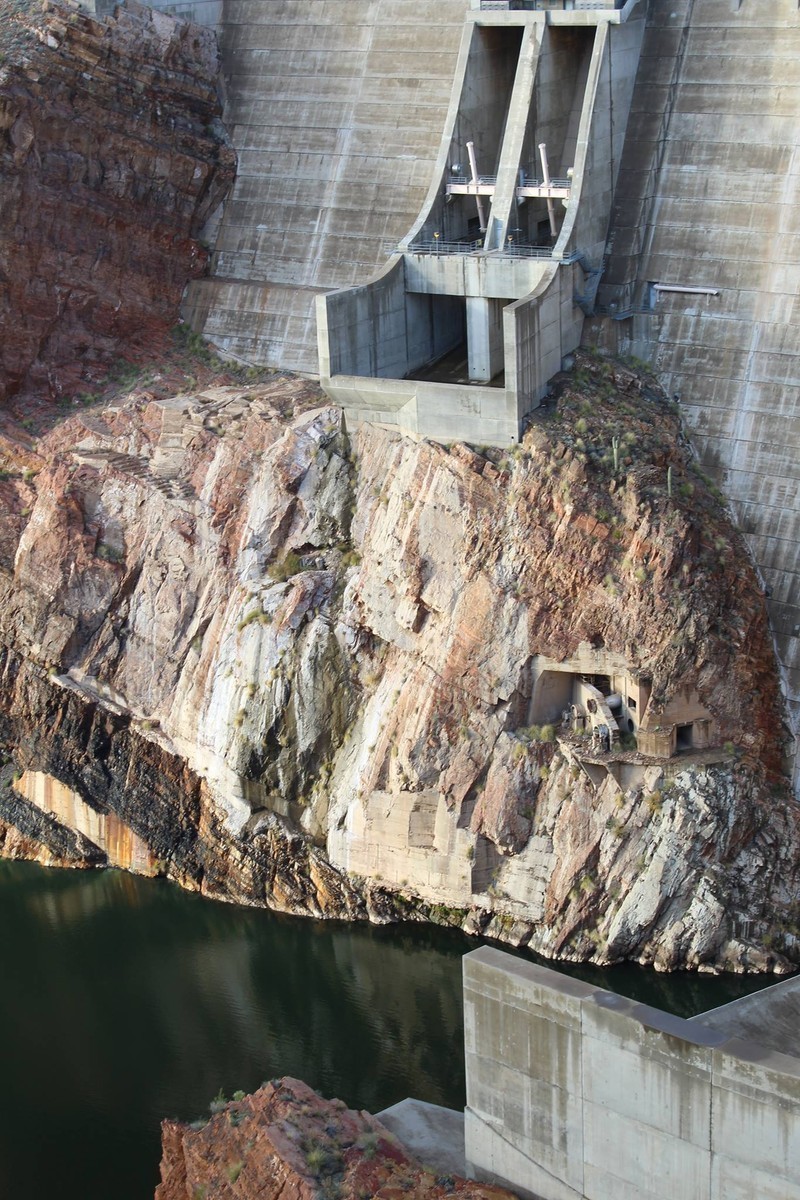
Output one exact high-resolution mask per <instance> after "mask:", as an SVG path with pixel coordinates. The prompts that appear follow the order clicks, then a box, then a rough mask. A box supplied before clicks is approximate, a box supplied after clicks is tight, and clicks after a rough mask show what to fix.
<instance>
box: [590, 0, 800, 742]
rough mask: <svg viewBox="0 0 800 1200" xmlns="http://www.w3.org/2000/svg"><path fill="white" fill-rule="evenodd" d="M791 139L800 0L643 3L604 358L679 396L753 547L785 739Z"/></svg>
mask: <svg viewBox="0 0 800 1200" xmlns="http://www.w3.org/2000/svg"><path fill="white" fill-rule="evenodd" d="M799 129H800V9H799V8H798V4H797V0H771V2H770V3H769V4H764V3H763V2H760V0H702V2H700V0H675V2H674V3H673V0H669V2H666V0H664V2H663V3H662V2H661V0H651V3H650V6H649V13H648V20H647V26H646V32H645V37H644V43H643V46H642V52H641V59H640V66H639V74H638V78H637V83H636V89H635V92H634V97H633V102H632V112H631V117H630V120H629V123H628V135H627V140H626V145H625V151H624V154H623V160H622V165H621V168H620V174H619V181H618V186H617V190H616V194H615V197H614V208H613V214H612V221H611V228H610V235H609V245H610V247H611V254H610V258H609V260H608V264H607V270H606V273H605V276H604V278H603V282H602V284H601V287H600V297H599V299H600V302H601V304H602V305H603V306H604V309H605V311H606V312H611V313H612V315H613V316H614V317H615V318H616V319H614V320H611V321H610V322H607V325H608V329H607V330H606V331H605V332H606V334H607V335H609V336H610V337H611V339H612V340H611V345H612V348H614V349H616V350H619V351H620V352H622V353H633V354H635V355H637V356H638V357H640V358H643V359H646V360H647V361H649V362H652V363H653V364H654V366H655V368H656V371H657V373H658V375H659V377H660V378H661V380H662V382H663V383H664V385H665V387H666V388H667V390H668V392H669V393H671V394H675V395H677V396H678V397H679V399H680V406H681V411H682V413H683V415H684V418H685V420H686V422H687V424H688V426H689V429H690V430H691V434H692V441H693V444H694V446H695V447H696V449H697V451H698V453H699V455H700V458H701V460H702V462H703V463H704V465H705V467H706V470H707V471H708V473H709V474H710V475H711V476H712V477H713V478H714V480H715V482H716V483H717V484H718V486H719V487H720V488H721V490H722V491H723V492H724V494H725V497H726V499H727V500H728V501H729V503H730V505H731V508H732V509H733V512H734V515H735V517H736V519H737V522H738V524H739V526H740V528H741V529H742V531H743V532H744V534H745V536H746V537H747V540H748V543H749V546H750V549H751V551H752V554H753V557H754V559H755V561H756V563H757V564H758V566H759V568H760V570H761V572H762V575H763V578H764V581H765V584H766V587H767V589H768V595H769V607H770V617H771V622H772V628H773V630H774V634H775V639H776V644H777V649H778V654H779V658H780V661H781V663H782V665H783V668H784V671H785V690H786V694H787V698H788V702H789V708H790V713H791V716H792V718H793V724H794V727H795V731H797V728H798V723H799V722H800V487H798V481H799V479H800V355H799V354H798V328H799V327H800V298H799V297H798V280H799V279H800V145H798V141H799V140H800V139H798V130H799ZM667 288H669V289H674V290H666V289H667ZM795 761H797V759H795Z"/></svg>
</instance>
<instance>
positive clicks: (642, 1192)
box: [464, 947, 800, 1200]
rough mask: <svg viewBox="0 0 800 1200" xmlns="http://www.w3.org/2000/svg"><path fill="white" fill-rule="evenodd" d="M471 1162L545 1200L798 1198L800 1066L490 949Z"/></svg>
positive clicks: (477, 993) (474, 1067) (481, 985)
mask: <svg viewBox="0 0 800 1200" xmlns="http://www.w3.org/2000/svg"><path fill="white" fill-rule="evenodd" d="M464 1009H465V1037H466V1066H467V1108H466V1123H465V1137H466V1150H467V1160H468V1163H469V1164H471V1166H472V1169H473V1170H474V1171H475V1172H476V1174H477V1176H478V1177H479V1178H497V1179H500V1180H502V1181H504V1182H506V1183H507V1184H508V1185H509V1186H510V1187H512V1188H513V1189H515V1190H516V1191H519V1192H520V1194H521V1195H523V1196H538V1197H541V1198H542V1200H676V1198H680V1200H753V1198H754V1197H758V1198H759V1200H800V1060H798V1058H795V1057H791V1056H789V1055H787V1054H782V1053H779V1052H776V1051H772V1050H768V1049H766V1048H765V1047H763V1046H760V1045H756V1044H755V1043H754V1042H750V1041H745V1040H740V1039H738V1038H733V1037H730V1036H729V1035H728V1034H726V1033H725V1031H724V1030H714V1029H711V1028H708V1027H707V1026H705V1025H703V1023H702V1020H693V1021H684V1020H681V1019H680V1018H677V1017H672V1016H670V1015H669V1014H667V1013H663V1012H660V1011H659V1010H658V1009H653V1008H649V1007H648V1006H647V1005H643V1004H637V1003H635V1002H634V1001H632V1000H626V999H625V998H624V997H621V996H616V995H613V994H612V993H610V992H605V991H601V990H599V989H596V988H592V987H590V986H589V985H588V984H584V983H580V982H579V981H577V980H573V979H569V978H568V977H567V976H564V975H559V974H558V973H557V972H555V971H551V970H549V969H547V968H545V967H538V966H536V965H534V964H532V963H527V962H524V961H522V960H519V959H515V958H512V957H511V956H510V955H507V954H503V953H502V952H501V951H498V950H494V949H491V948H489V947H483V948H481V949H480V950H476V951H474V952H473V953H472V954H468V955H467V956H466V957H465V958H464Z"/></svg>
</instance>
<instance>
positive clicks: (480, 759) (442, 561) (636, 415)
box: [0, 358, 800, 970]
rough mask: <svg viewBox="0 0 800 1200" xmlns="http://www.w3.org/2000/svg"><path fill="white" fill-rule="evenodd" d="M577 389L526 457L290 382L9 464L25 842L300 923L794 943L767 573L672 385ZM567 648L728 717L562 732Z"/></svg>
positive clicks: (133, 404) (119, 423)
mask: <svg viewBox="0 0 800 1200" xmlns="http://www.w3.org/2000/svg"><path fill="white" fill-rule="evenodd" d="M559 386H560V388H561V389H562V395H561V397H560V400H559V403H558V410H557V412H548V413H546V414H544V415H543V416H542V417H541V418H540V419H539V420H537V422H535V423H534V424H533V425H532V426H531V428H530V429H529V430H528V432H527V433H526V435H525V438H524V441H523V444H522V445H521V446H520V447H519V449H518V450H517V451H515V452H514V453H512V454H509V455H507V456H504V455H502V454H500V453H499V452H495V451H485V452H482V451H479V450H477V449H475V448H470V447H468V446H466V445H463V444H454V445H452V446H450V447H446V446H441V445H437V444H433V443H426V442H423V443H415V442H412V441H410V440H408V439H404V438H402V437H400V436H398V435H396V434H392V433H389V432H387V431H384V430H380V429H377V428H364V429H361V430H359V431H358V432H357V434H355V435H354V437H353V438H352V439H351V440H348V438H347V436H346V434H345V431H344V429H343V427H342V418H341V414H340V412H339V411H338V410H337V409H335V408H333V407H330V406H328V405H326V404H324V403H323V402H322V398H321V397H320V395H319V393H318V391H317V390H316V389H315V387H314V386H313V385H311V384H304V383H302V382H300V381H296V382H292V381H288V380H275V381H274V382H273V383H272V384H270V385H269V386H266V387H259V388H251V389H248V390H242V389H241V388H239V389H238V390H237V389H231V388H223V389H213V388H212V389H209V390H207V391H206V392H204V393H201V394H199V395H184V396H180V397H176V398H174V399H173V400H171V401H161V402H156V401H153V400H148V398H147V396H146V395H139V396H138V397H137V396H133V397H131V399H130V401H129V403H128V404H127V405H124V406H119V407H117V408H115V409H113V410H106V411H105V412H104V413H102V414H101V415H100V416H99V417H98V416H96V415H95V416H93V417H91V418H85V417H84V418H79V417H76V418H73V419H71V420H69V421H67V422H65V423H64V424H63V425H61V426H59V427H58V428H56V429H55V430H53V431H52V432H51V433H50V434H49V435H48V436H47V437H46V438H44V439H42V440H41V441H40V442H39V444H38V446H37V448H36V449H37V453H38V455H39V459H38V461H39V462H40V463H41V470H40V471H39V472H38V474H32V472H31V470H30V469H29V470H28V471H27V472H25V474H24V475H22V476H18V477H14V478H13V479H9V480H7V481H6V482H5V483H2V484H0V487H3V488H4V489H5V494H6V496H7V498H8V503H7V510H8V513H9V516H8V517H7V518H6V519H5V522H4V525H5V528H4V534H3V537H2V538H1V539H0V546H2V547H4V557H3V560H2V563H1V564H0V642H1V643H2V646H3V652H2V671H1V673H0V711H1V712H2V714H3V715H2V734H3V739H4V741H5V743H6V744H7V745H8V746H9V747H11V748H12V749H13V751H14V758H15V764H16V769H17V774H18V778H17V779H16V782H14V783H13V785H12V786H11V794H13V799H9V798H8V797H7V799H6V800H5V801H4V802H3V807H2V818H3V821H4V822H5V829H4V831H3V832H2V833H0V837H4V838H5V842H4V846H5V852H6V853H13V854H26V855H32V856H42V857H45V858H47V860H48V861H53V860H55V859H58V858H59V856H61V857H63V859H64V860H65V861H74V860H75V858H76V853H77V852H76V843H75V841H74V840H73V842H71V843H70V845H69V847H67V851H68V852H67V851H65V850H64V849H63V847H64V846H65V842H64V833H63V829H62V827H64V826H66V827H67V829H71V830H72V831H73V835H74V838H80V839H83V840H84V842H85V841H86V840H87V839H88V841H89V842H91V843H92V846H93V849H92V851H91V854H90V855H88V856H87V861H88V860H91V858H92V857H93V858H94V859H97V857H98V856H99V857H100V858H105V859H107V860H109V861H115V862H118V863H120V864H121V865H124V866H131V867H137V865H138V867H139V869H147V870H158V871H163V872H165V873H166V874H168V875H169V876H170V877H172V878H174V879H176V880H178V881H179V882H181V883H183V884H184V885H185V886H188V887H192V888H197V889H199V890H201V891H203V892H205V893H206V894H208V895H212V896H217V897H220V898H223V899H229V900H236V901H240V902H245V903H250V904H264V905H268V906H271V907H274V908H277V909H281V910H284V911H290V912H296V913H306V914H311V915H316V916H319V915H327V916H337V917H354V916H368V917H370V918H371V919H373V920H380V921H383V920H390V919H396V918H398V917H403V916H407V917H412V918H419V917H427V918H430V919H433V920H437V921H440V922H444V923H448V924H453V925H460V926H462V927H463V928H465V929H467V930H469V931H471V932H481V933H484V934H486V935H488V936H494V937H499V938H503V939H505V940H507V941H511V942H515V943H527V944H529V945H530V946H532V947H533V948H535V949H536V950H539V951H541V952H542V953H544V954H546V955H549V956H557V957H561V958H565V959H573V960H582V959H592V960H594V961H597V962H611V961H617V960H620V959H624V958H630V959H635V960H637V961H639V962H643V963H653V964H655V965H656V966H658V967H660V968H664V969H671V968H676V967H682V966H689V967H699V968H703V969H714V968H718V967H721V966H724V967H727V968H732V969H739V970H745V969H768V968H774V969H782V968H784V967H785V966H786V964H787V960H790V959H795V958H796V957H797V952H798V943H797V936H796V935H797V928H798V927H797V913H796V911H795V909H794V907H793V905H794V896H795V895H796V890H797V878H798V853H797V848H798V844H800V840H799V838H798V832H799V831H798V809H797V805H796V803H795V802H794V800H793V799H792V797H791V795H790V794H789V793H788V791H787V790H786V787H785V780H784V779H783V776H782V775H781V770H780V768H781V754H782V748H783V733H784V731H783V727H782V713H781V707H780V694H779V689H778V683H777V675H776V670H775V663H774V657H773V651H772V646H771V642H770V639H769V634H768V628H767V624H766V619H765V613H764V603H763V596H762V594H761V590H760V588H759V584H758V580H757V578H756V576H755V574H754V572H753V571H752V568H751V566H750V563H749V560H748V558H747V555H746V553H745V552H744V550H743V547H742V543H741V541H740V539H739V537H738V535H737V534H736V532H735V531H734V530H733V528H732V527H731V525H730V523H729V522H728V520H727V518H726V516H725V513H724V511H723V510H722V509H721V508H720V506H719V505H718V503H717V501H716V500H715V499H714V497H713V496H712V495H711V494H710V492H709V491H708V489H707V487H706V484H705V483H704V481H703V479H702V478H701V476H700V475H699V474H698V473H697V472H696V471H695V470H694V469H693V468H692V466H691V463H690V461H689V458H688V456H687V452H686V448H685V446H684V445H683V443H682V440H681V435H680V429H679V425H678V419H677V417H676V415H675V414H674V412H673V411H672V410H671V408H670V406H669V405H667V404H666V403H665V401H664V399H663V397H662V396H660V394H659V393H658V392H657V391H656V390H655V389H654V388H653V385H652V382H649V381H647V380H642V379H640V378H639V377H638V376H637V375H636V373H635V372H634V371H632V370H629V369H627V368H623V367H621V366H614V365H612V364H610V363H607V362H604V361H599V360H598V361H594V360H592V359H591V358H586V359H584V360H582V361H581V363H580V366H579V369H578V370H577V371H576V372H575V373H574V374H573V375H572V376H571V377H564V378H563V379H562V380H561V381H560V384H559ZM542 663H546V664H549V665H550V667H553V665H554V664H555V666H559V665H562V666H563V665H564V664H577V666H576V670H577V669H578V668H581V669H582V670H583V671H584V672H591V671H594V672H597V671H607V672H610V673H613V672H615V671H618V670H622V669H623V668H624V669H625V671H627V672H629V674H631V677H633V676H634V675H637V673H639V674H640V675H641V676H642V677H644V675H645V673H646V677H647V679H648V681H649V683H648V687H649V690H650V698H649V702H648V706H647V712H646V713H645V714H642V715H641V727H642V729H644V728H645V726H646V725H647V727H648V728H649V729H651V730H652V731H653V732H652V736H653V737H655V736H660V734H659V733H658V731H659V730H660V729H662V728H663V723H664V722H665V721H666V720H667V718H668V714H669V712H670V711H671V707H670V706H674V704H675V702H676V700H675V698H676V697H682V696H690V697H692V704H694V705H695V709H696V711H702V712H703V713H705V714H706V717H705V718H704V724H705V726H708V727H709V728H710V729H711V730H712V736H711V737H710V738H708V739H707V740H706V744H705V745H704V747H703V748H702V749H688V750H686V751H685V752H683V753H681V754H679V755H677V756H676V757H673V758H657V757H652V756H650V757H648V756H645V755H643V754H642V753H641V752H639V751H637V750H636V749H635V748H634V747H633V745H632V743H631V744H629V745H628V748H627V749H626V748H625V747H624V746H623V745H619V744H616V745H615V746H614V747H613V749H612V753H607V752H602V751H601V750H600V749H598V747H597V746H596V745H593V744H592V743H591V742H590V740H589V739H588V738H587V737H585V736H581V735H580V733H579V732H576V731H575V729H574V728H571V727H567V726H564V727H561V726H559V725H558V723H556V725H555V726H550V725H546V726H541V725H537V724H536V723H535V720H534V716H535V713H534V709H535V703H536V696H537V694H538V693H537V691H536V689H537V687H538V684H537V679H538V680H541V678H543V675H542V672H541V671H539V666H540V665H541V664H542ZM581 665H582V666H581ZM537 671H539V674H538V675H537ZM648 722H649V725H648ZM48 780H50V781H51V782H48ZM53 780H55V781H57V782H58V786H55V785H54V784H53V782H52V781H53ZM81 806H84V807H81ZM87 809H94V810H95V811H96V812H99V813H101V814H107V815H109V816H110V815H111V814H113V815H114V816H115V818H117V819H118V821H119V822H121V824H122V826H124V827H125V828H129V829H130V831H131V837H128V836H127V834H124V832H123V830H122V829H121V828H120V826H118V825H114V824H113V823H110V822H106V823H105V824H102V823H100V822H96V821H94V820H93V818H92V817H91V814H90V813H89V812H87ZM112 829H113V830H114V833H113V843H114V844H113V847H112V846H110V845H108V844H104V839H106V840H107V839H108V838H109V837H110V836H111V835H110V834H109V832H108V831H109V830H112ZM133 835H135V838H138V839H141V841H142V842H143V843H144V844H145V845H146V847H147V848H148V855H149V857H148V860H147V862H142V859H141V854H140V851H139V849H137V847H138V846H139V843H138V842H137V841H136V840H135V838H134V837H133ZM93 837H95V838H97V839H98V840H97V841H95V842H92V838H93ZM136 855H139V862H138V864H137V862H134V861H132V859H133V858H134V857H135V856H136ZM126 856H127V857H128V858H129V859H131V861H126Z"/></svg>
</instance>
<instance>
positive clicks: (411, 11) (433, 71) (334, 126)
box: [185, 0, 464, 372]
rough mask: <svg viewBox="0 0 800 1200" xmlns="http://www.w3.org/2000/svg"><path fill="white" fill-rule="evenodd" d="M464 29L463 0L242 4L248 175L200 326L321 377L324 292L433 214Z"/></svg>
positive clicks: (231, 82) (232, 46)
mask: <svg viewBox="0 0 800 1200" xmlns="http://www.w3.org/2000/svg"><path fill="white" fill-rule="evenodd" d="M193 13H194V15H195V17H199V16H200V15H201V13H200V12H199V11H194V10H193ZM213 16H214V14H213V12H212V10H211V9H209V13H208V17H209V19H213ZM463 17H464V4H463V0H440V2H439V3H437V4H436V6H435V8H431V7H430V5H428V4H426V3H424V0H348V3H344V4H336V5H331V4H328V3H326V2H325V0H266V2H265V0H229V2H228V3H227V4H226V6H225V11H224V21H223V23H222V29H221V48H222V59H223V72H224V74H225V76H226V79H227V103H226V105H225V112H224V121H225V124H226V126H227V128H228V130H229V131H230V134H231V137H232V140H233V143H234V146H235V147H236V150H237V153H238V156H239V172H238V176H237V180H236V184H235V187H234V191H233V193H232V195H231V197H230V202H229V203H228V204H227V205H226V207H225V212H224V216H223V219H222V222H221V225H220V226H219V229H218V231H216V242H215V250H214V255H213V260H212V269H213V273H214V278H212V279H209V280H205V281H201V282H199V284H198V286H197V287H193V288H192V289H190V291H189V295H188V299H187V302H186V309H185V311H186V313H187V315H188V316H189V317H190V318H191V320H192V323H193V325H194V327H195V328H196V329H199V330H201V331H202V332H203V333H204V334H205V335H206V336H207V337H210V338H211V339H212V340H213V341H214V342H215V343H216V344H217V345H219V346H220V347H222V348H223V349H224V350H226V351H227V352H228V353H230V354H233V355H236V356H238V357H241V358H245V359H247V360H249V361H255V362H262V363H267V364H270V365H274V366H280V367H284V368H289V369H294V370H300V371H309V372H316V371H317V346H316V324H315V312H314V297H315V295H316V294H317V293H319V292H320V291H325V290H331V289H333V288H337V287H345V286H348V285H350V284H352V283H356V282H360V281H363V280H365V279H368V278H369V277H370V276H371V275H372V274H373V273H374V271H375V270H376V268H377V267H378V266H379V264H381V263H382V262H383V261H385V258H386V253H385V250H384V246H385V244H386V243H387V242H390V243H391V242H392V241H395V242H396V241H397V240H398V239H399V238H400V237H401V236H402V235H403V234H404V233H405V232H406V231H407V230H408V228H409V227H410V225H411V223H412V221H413V220H414V218H415V216H416V215H417V212H418V211H419V207H420V204H421V202H422V199H423V198H424V195H425V192H426V190H427V188H428V184H429V181H430V176H431V171H432V167H433V162H434V159H435V156H436V152H437V150H438V148H439V140H440V136H441V130H442V125H443V122H444V116H445V113H446V110H447V103H448V100H449V96H450V88H451V84H452V77H453V68H454V64H455V59H456V55H457V51H458V44H459V39H460V37H461V27H462V24H463Z"/></svg>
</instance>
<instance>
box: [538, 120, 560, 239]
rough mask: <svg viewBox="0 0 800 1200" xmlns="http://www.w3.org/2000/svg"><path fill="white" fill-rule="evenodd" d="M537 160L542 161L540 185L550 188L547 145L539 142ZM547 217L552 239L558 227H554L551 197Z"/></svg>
mask: <svg viewBox="0 0 800 1200" xmlns="http://www.w3.org/2000/svg"><path fill="white" fill-rule="evenodd" d="M539 158H540V159H541V160H542V183H543V184H544V186H545V187H546V188H549V187H551V186H552V185H551V183H550V168H549V167H548V165H547V143H546V142H539ZM547 215H548V217H549V218H550V233H551V234H552V236H553V237H557V236H558V227H557V225H556V206H555V204H554V203H553V197H552V196H548V197H547Z"/></svg>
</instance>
